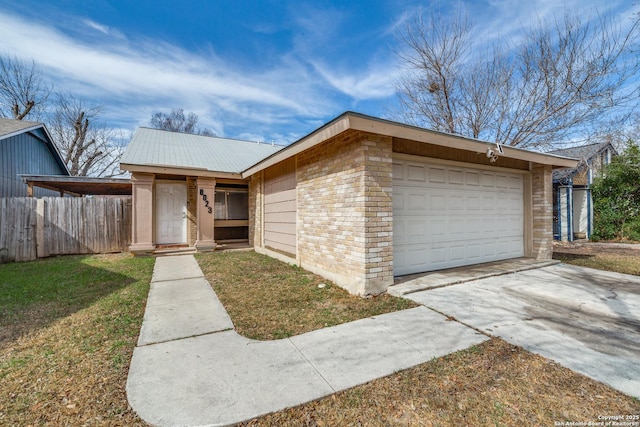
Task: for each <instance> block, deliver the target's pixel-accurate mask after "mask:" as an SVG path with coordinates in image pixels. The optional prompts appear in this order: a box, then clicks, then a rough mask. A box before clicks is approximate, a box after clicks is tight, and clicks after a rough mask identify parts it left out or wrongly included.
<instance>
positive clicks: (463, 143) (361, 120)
mask: <svg viewBox="0 0 640 427" xmlns="http://www.w3.org/2000/svg"><path fill="white" fill-rule="evenodd" d="M349 129H351V130H357V131H362V132H370V133H375V134H379V135H384V136H390V137H395V138H402V139H409V140H413V141H418V142H423V143H425V144H433V145H440V146H445V147H451V148H456V149H460V150H466V151H473V152H477V153H485V152H486V150H487V148H488V147H490V146H492V145H493V144H491V143H489V142H484V141H478V140H473V139H469V138H465V137H463V136H459V135H452V134H447V133H443V132H437V131H432V130H429V129H423V128H419V127H416V126H411V125H405V124H402V123H396V122H391V121H388V120H384V119H378V118H374V117H369V116H365V115H362V114H358V113H353V112H346V113H344V114H342V115H340V116H338V117H337V118H335V119H334V120H332V121H331V122H329V123H327V124H326V125H324V126H322V127H321V128H319V129H318V130H316V131H315V132H313V133H311V134H309V135H307V136H305V137H303V138H301V139H299V140H298V141H296V142H294V143H293V144H291V145H290V146H288V147H286V148H284V149H283V150H281V151H279V152H277V153H275V154H273V155H271V156H269V157H267V158H266V159H263V160H261V161H260V162H258V163H256V164H255V165H253V166H252V167H250V168H248V169H246V170H245V171H244V172H242V177H243V178H247V177H249V176H251V175H253V174H255V173H257V172H260V171H261V170H264V169H266V168H268V167H270V166H273V165H275V164H276V163H279V162H281V161H283V160H286V159H288V158H290V157H292V156H295V155H296V154H299V153H301V152H302V151H305V150H307V149H309V148H311V147H313V146H315V145H317V144H319V143H321V142H323V141H325V140H327V139H329V138H332V137H334V136H336V135H338V134H340V133H342V132H345V131H347V130H349ZM503 151H504V153H503V154H502V155H501V157H506V158H511V159H517V160H523V161H527V162H532V163H538V164H542V165H549V166H552V167H553V168H566V167H576V166H577V164H578V160H576V159H571V158H568V157H562V156H556V155H550V154H543V153H536V152H533V151H527V150H523V149H520V148H515V147H503Z"/></svg>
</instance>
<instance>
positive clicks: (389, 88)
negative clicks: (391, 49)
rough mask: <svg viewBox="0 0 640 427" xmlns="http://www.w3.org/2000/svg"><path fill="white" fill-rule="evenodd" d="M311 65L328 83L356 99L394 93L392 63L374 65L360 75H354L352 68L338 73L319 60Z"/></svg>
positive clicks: (385, 95)
mask: <svg viewBox="0 0 640 427" xmlns="http://www.w3.org/2000/svg"><path fill="white" fill-rule="evenodd" d="M313 66H314V67H315V69H316V70H317V71H318V73H319V74H320V75H321V76H322V77H323V78H324V79H325V80H326V81H327V82H328V83H329V84H331V85H332V86H333V87H335V88H336V89H338V90H339V91H341V92H343V93H345V94H347V95H349V96H350V97H352V98H354V99H355V100H357V101H359V100H364V99H376V98H386V97H389V96H393V94H394V93H395V88H394V81H395V77H394V75H395V74H396V72H397V70H396V68H395V67H394V66H393V65H390V66H387V67H384V66H380V65H374V66H373V67H372V69H369V70H366V71H365V72H363V73H361V74H360V75H356V74H355V73H354V72H353V70H350V71H345V72H341V73H338V72H336V71H335V70H332V69H331V67H328V66H326V65H324V64H321V63H319V62H316V63H314V64H313Z"/></svg>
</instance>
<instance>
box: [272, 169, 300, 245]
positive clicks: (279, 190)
mask: <svg viewBox="0 0 640 427" xmlns="http://www.w3.org/2000/svg"><path fill="white" fill-rule="evenodd" d="M264 245H265V246H266V247H269V248H273V249H277V250H279V251H283V252H287V253H289V254H292V255H295V254H296V169H295V159H290V160H288V161H285V162H282V163H279V164H277V165H275V166H272V167H271V168H269V169H267V170H265V172H264Z"/></svg>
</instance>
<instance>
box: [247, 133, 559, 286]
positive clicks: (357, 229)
mask: <svg viewBox="0 0 640 427" xmlns="http://www.w3.org/2000/svg"><path fill="white" fill-rule="evenodd" d="M394 143H395V141H394V140H393V138H392V137H389V136H384V135H378V134H370V133H367V132H362V131H354V130H348V131H346V132H343V133H341V134H339V135H337V136H335V137H332V138H330V139H328V140H326V141H323V142H322V143H320V144H317V145H315V146H313V147H310V148H309V149H306V150H304V151H302V152H301V153H299V154H296V155H295V161H296V182H297V184H296V195H297V213H296V218H297V219H296V224H297V240H296V243H297V250H296V254H295V255H294V256H293V257H287V256H285V255H283V254H282V253H276V252H275V251H269V250H268V248H264V247H263V243H262V236H263V231H262V230H263V229H264V227H265V224H264V223H263V220H264V215H263V212H262V209H263V207H262V205H263V200H264V195H263V194H262V191H263V187H264V185H263V184H264V175H263V173H266V172H267V171H269V173H271V174H273V172H274V170H275V169H276V167H277V166H278V165H274V166H271V169H270V168H267V169H265V170H264V171H263V172H258V173H257V174H255V175H253V176H251V179H250V184H249V209H250V212H249V217H250V220H249V224H250V225H249V240H250V244H251V245H253V246H254V247H255V248H256V250H258V251H260V252H264V253H268V254H269V255H272V256H275V257H278V258H280V259H283V260H285V261H288V262H291V263H295V264H297V265H300V266H301V267H303V268H305V269H308V270H310V271H312V272H315V273H317V274H320V275H322V276H323V277H326V278H327V279H329V280H332V281H333V282H335V283H336V284H338V285H339V286H342V287H343V288H345V289H347V290H348V291H349V292H351V293H353V294H357V295H375V294H378V293H381V292H384V291H385V290H386V289H387V288H388V287H389V286H390V285H392V284H393V200H392V194H393V183H392V179H393V176H392V170H393V158H392V157H393V152H394V148H393V147H394ZM455 151H456V150H453V149H448V150H444V151H443V152H445V153H448V154H447V155H448V156H449V157H451V156H456V155H457V154H456V153H455ZM474 155H475V156H476V157H477V154H476V153H474ZM447 159H448V157H447ZM484 160H485V163H486V159H484ZM512 163H513V164H510V166H512V167H513V166H517V168H518V169H524V167H525V165H524V164H520V163H516V162H512ZM527 166H528V165H527ZM551 170H552V169H551V166H548V165H547V166H545V165H537V164H534V165H533V166H532V169H531V171H530V172H529V173H528V174H527V177H528V178H527V179H526V181H527V182H530V183H531V186H530V187H531V191H530V192H528V191H525V197H526V199H527V200H528V201H525V206H530V207H531V210H530V214H526V215H525V228H527V230H528V231H525V234H528V235H529V236H530V237H529V239H528V240H527V239H525V246H526V248H525V252H526V253H527V256H529V255H530V256H532V257H533V258H537V259H551V256H552V252H553V247H552V238H553V232H552V221H551V220H552V185H551ZM527 218H529V219H528V220H527ZM527 224H529V225H527ZM267 225H268V224H267ZM527 241H528V243H526V242H527Z"/></svg>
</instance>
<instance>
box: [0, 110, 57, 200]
mask: <svg viewBox="0 0 640 427" xmlns="http://www.w3.org/2000/svg"><path fill="white" fill-rule="evenodd" d="M23 174H31V175H64V176H69V170H68V169H67V167H66V166H65V164H64V161H63V160H62V157H61V156H60V153H59V152H58V150H57V148H56V147H55V145H54V144H53V140H52V139H51V136H50V135H49V132H48V131H47V128H46V127H45V125H44V124H42V123H37V122H27V121H23V120H11V119H2V118H0V197H26V196H27V195H28V192H27V188H28V187H27V184H26V183H25V182H24V181H23V180H22V178H21V177H20V175H23ZM33 191H34V193H33V194H32V195H33V196H35V197H45V196H59V195H60V193H59V192H55V191H51V190H47V189H43V188H36V189H34V190H33Z"/></svg>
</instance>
